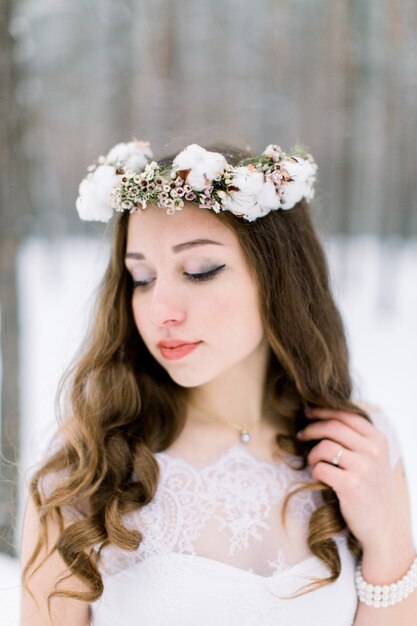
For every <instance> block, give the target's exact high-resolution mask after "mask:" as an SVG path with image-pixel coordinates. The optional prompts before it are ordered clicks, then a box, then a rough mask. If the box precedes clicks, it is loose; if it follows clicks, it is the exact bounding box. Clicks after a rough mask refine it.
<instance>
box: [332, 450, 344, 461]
mask: <svg viewBox="0 0 417 626" xmlns="http://www.w3.org/2000/svg"><path fill="white" fill-rule="evenodd" d="M343 452H344V447H343V446H340V448H339V450H338V452H337V454H336V456H334V457H333V459H332V463H333V465H339V460H340V457H341V456H342V454H343Z"/></svg>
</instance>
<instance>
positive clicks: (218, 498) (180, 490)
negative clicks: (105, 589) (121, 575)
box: [102, 444, 321, 575]
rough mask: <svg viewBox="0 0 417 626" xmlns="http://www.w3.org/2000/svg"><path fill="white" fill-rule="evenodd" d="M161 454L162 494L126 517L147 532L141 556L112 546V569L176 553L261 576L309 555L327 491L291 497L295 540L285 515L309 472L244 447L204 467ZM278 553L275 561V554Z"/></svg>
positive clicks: (107, 563)
mask: <svg viewBox="0 0 417 626" xmlns="http://www.w3.org/2000/svg"><path fill="white" fill-rule="evenodd" d="M155 457H156V459H157V461H158V463H159V466H160V482H159V485H158V489H157V493H156V495H155V497H154V499H153V501H152V502H151V503H149V504H148V505H147V506H145V507H143V508H142V509H141V510H140V511H134V512H133V513H131V514H129V516H126V517H125V520H124V521H125V524H126V526H128V527H129V528H139V529H141V530H142V531H143V535H144V538H143V541H142V543H141V545H140V546H139V548H138V550H137V551H136V552H134V553H131V552H129V553H127V552H123V551H121V550H117V553H115V554H113V553H112V550H111V546H109V548H108V549H107V555H104V552H105V550H103V552H102V554H103V556H104V558H103V566H104V568H105V570H106V571H107V572H108V573H113V572H116V571H118V570H120V569H123V568H125V567H129V566H130V565H132V564H133V563H135V562H137V561H138V560H144V559H146V558H150V557H152V556H154V555H161V554H169V553H172V552H174V553H181V554H189V555H195V556H198V555H202V556H208V557H209V558H216V559H218V560H222V561H224V562H225V563H228V564H231V565H234V566H237V567H240V568H243V569H245V570H247V571H249V572H252V573H255V572H256V573H261V575H266V573H269V574H270V573H274V572H276V571H282V570H283V569H285V568H286V567H290V563H289V562H288V561H287V558H290V559H291V560H292V561H294V560H297V559H299V558H303V557H305V555H306V552H307V546H306V545H305V544H304V546H303V541H305V536H306V529H307V528H306V527H307V523H308V520H309V519H310V516H311V513H312V512H313V510H314V509H315V508H316V507H317V505H318V504H319V503H321V499H320V494H319V493H318V492H302V493H300V494H297V495H295V496H294V497H293V498H292V499H291V500H290V503H289V506H288V516H289V518H290V519H289V521H288V526H289V527H290V528H291V527H292V528H293V529H294V528H295V529H296V531H297V532H296V533H294V530H293V531H292V533H290V535H289V537H288V536H287V535H286V533H285V530H284V529H283V528H282V526H281V518H280V514H281V506H282V502H283V499H284V497H285V495H286V493H287V492H288V491H289V490H292V489H294V488H295V487H297V486H298V485H299V484H301V483H302V482H303V481H308V482H311V481H312V478H311V475H310V473H309V471H308V470H303V471H301V472H299V471H296V470H294V469H292V468H291V467H288V466H287V465H286V464H285V463H284V462H283V461H280V462H277V463H271V462H267V461H263V460H260V459H259V458H257V457H255V456H254V455H253V454H252V453H251V452H250V451H249V450H248V449H247V448H246V447H244V446H243V445H242V444H236V445H233V446H231V447H229V448H228V449H226V450H225V451H224V452H223V453H222V454H221V455H220V457H218V458H217V459H215V460H214V461H213V462H211V463H209V464H208V465H207V466H205V467H203V468H202V469H197V468H196V467H194V466H193V465H192V464H191V463H189V462H188V461H186V460H185V459H184V458H182V457H179V456H175V455H172V454H171V453H168V452H158V453H156V454H155ZM284 543H285V544H286V545H287V546H288V549H287V556H286V555H285V553H284V550H283V548H282V546H283V544H284ZM262 548H263V549H262ZM294 548H295V549H294ZM301 548H303V549H301ZM259 551H260V554H261V556H259ZM271 554H272V555H275V558H272V559H271V558H267V557H268V556H269V557H270V556H271ZM239 555H243V558H242V556H239ZM251 562H255V563H256V567H254V566H253V565H252V564H251Z"/></svg>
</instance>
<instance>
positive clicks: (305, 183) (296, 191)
mask: <svg viewBox="0 0 417 626" xmlns="http://www.w3.org/2000/svg"><path fill="white" fill-rule="evenodd" d="M295 158H296V159H297V161H298V163H296V162H295V161H294V160H293V159H287V160H285V161H283V162H282V165H283V166H284V167H285V169H286V170H287V172H288V174H289V175H290V176H291V177H292V178H294V180H293V181H291V182H288V183H285V184H284V185H282V190H283V194H282V198H281V208H282V209H291V208H292V207H293V206H294V205H295V204H297V202H299V201H300V200H301V198H306V200H312V199H313V198H314V181H315V175H316V171H317V164H316V163H314V162H312V161H310V160H308V159H302V158H301V157H295Z"/></svg>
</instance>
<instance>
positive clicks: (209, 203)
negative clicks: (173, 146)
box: [76, 139, 317, 222]
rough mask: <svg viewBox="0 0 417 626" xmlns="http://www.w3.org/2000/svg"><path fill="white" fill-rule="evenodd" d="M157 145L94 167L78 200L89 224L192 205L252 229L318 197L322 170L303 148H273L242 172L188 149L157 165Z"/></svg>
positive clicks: (119, 153) (216, 156)
mask: <svg viewBox="0 0 417 626" xmlns="http://www.w3.org/2000/svg"><path fill="white" fill-rule="evenodd" d="M152 158H153V154H152V150H151V149H150V145H149V142H147V141H139V140H137V139H134V140H133V141H131V142H129V143H118V144H116V145H115V146H114V147H113V148H112V149H111V150H110V152H109V153H108V154H107V156H100V157H99V158H98V159H97V162H96V163H94V164H93V165H90V166H89V167H88V170H87V171H88V173H87V175H86V177H85V178H84V179H83V180H82V182H81V184H80V187H79V196H78V198H77V201H76V207H77V211H78V214H79V216H80V218H81V219H82V220H87V221H101V222H108V221H109V220H110V218H111V217H112V215H113V210H115V211H129V212H134V211H139V210H143V209H146V207H147V205H148V203H150V204H155V205H158V206H159V207H162V208H165V209H166V211H167V213H170V214H172V213H175V212H176V211H180V210H181V209H182V208H183V206H184V201H188V202H193V203H195V204H198V206H199V207H201V208H204V209H211V210H213V211H215V212H216V213H219V212H220V211H231V212H232V213H233V214H234V215H237V216H238V217H242V218H244V219H245V220H247V221H249V222H252V221H254V220H256V219H257V218H258V217H263V216H264V215H267V214H268V213H269V212H270V211H276V210H277V209H284V210H286V209H291V208H292V207H293V206H294V205H296V204H297V202H299V201H300V200H301V199H302V198H306V199H307V200H311V199H312V198H313V197H314V182H315V180H316V172H317V164H316V163H315V161H314V159H313V157H312V156H311V154H309V153H307V152H306V150H305V149H304V148H303V147H302V146H299V145H298V146H294V147H293V148H292V149H291V150H290V151H289V152H288V153H285V152H283V151H282V149H281V148H280V146H278V145H275V144H270V145H268V146H267V147H266V149H265V150H264V151H263V153H262V154H261V155H260V156H254V157H248V158H245V159H243V160H242V161H240V162H239V163H238V164H237V165H236V166H232V165H230V164H229V163H227V161H226V159H225V157H224V156H223V155H222V154H220V153H219V152H210V151H208V150H206V149H205V148H203V147H201V146H199V145H198V144H195V143H193V144H191V145H189V146H187V147H186V148H185V149H184V150H182V152H180V153H179V154H177V156H176V157H175V158H174V160H173V162H172V164H171V165H159V164H158V163H157V162H156V161H153V160H152Z"/></svg>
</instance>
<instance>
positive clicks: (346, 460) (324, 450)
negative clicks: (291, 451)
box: [307, 439, 354, 469]
mask: <svg viewBox="0 0 417 626" xmlns="http://www.w3.org/2000/svg"><path fill="white" fill-rule="evenodd" d="M340 450H342V452H340ZM337 455H338V463H337V464H336V467H340V468H341V469H351V467H352V464H353V465H354V463H353V458H352V457H353V455H354V453H353V452H352V451H351V450H348V448H345V447H344V446H340V445H339V444H338V443H335V442H334V441H331V440H330V439H322V440H321V441H320V443H318V444H317V445H316V446H314V448H312V449H311V450H310V452H309V454H308V455H307V461H308V463H309V464H310V465H311V466H312V467H314V466H315V465H317V463H320V462H321V461H324V462H325V463H330V464H331V465H334V463H333V459H334V458H335V457H336V456H337Z"/></svg>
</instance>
